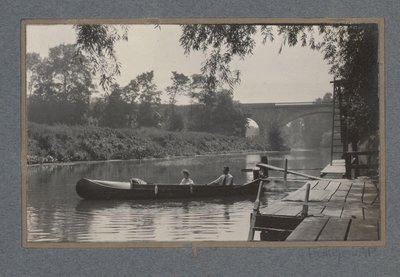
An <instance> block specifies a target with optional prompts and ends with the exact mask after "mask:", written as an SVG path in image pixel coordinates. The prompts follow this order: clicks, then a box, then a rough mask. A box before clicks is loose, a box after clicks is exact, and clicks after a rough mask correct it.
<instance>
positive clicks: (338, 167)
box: [321, 160, 346, 178]
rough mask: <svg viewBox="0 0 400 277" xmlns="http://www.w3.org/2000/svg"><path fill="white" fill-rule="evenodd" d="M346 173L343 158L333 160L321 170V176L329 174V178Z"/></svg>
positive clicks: (340, 176) (338, 176)
mask: <svg viewBox="0 0 400 277" xmlns="http://www.w3.org/2000/svg"><path fill="white" fill-rule="evenodd" d="M345 173H346V166H345V161H344V160H333V161H332V164H328V165H327V166H326V167H325V168H324V169H322V170H321V176H329V177H330V178H335V177H336V178H343V176H344V174H345Z"/></svg>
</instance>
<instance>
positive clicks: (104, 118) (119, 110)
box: [100, 84, 131, 128]
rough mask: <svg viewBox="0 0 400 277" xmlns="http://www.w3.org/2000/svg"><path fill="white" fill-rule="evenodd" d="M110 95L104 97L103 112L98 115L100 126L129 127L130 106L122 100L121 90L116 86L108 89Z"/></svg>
mask: <svg viewBox="0 0 400 277" xmlns="http://www.w3.org/2000/svg"><path fill="white" fill-rule="evenodd" d="M110 90H111V94H110V95H107V96H106V97H105V107H104V112H103V113H102V114H101V115H100V116H101V117H100V118H101V121H100V124H101V125H102V126H107V127H111V128H124V127H129V125H130V121H129V119H130V112H131V107H130V104H129V103H127V102H126V101H124V99H123V98H122V94H123V92H122V91H123V89H121V88H120V86H119V85H118V84H113V85H111V87H110Z"/></svg>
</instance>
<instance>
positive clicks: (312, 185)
mask: <svg viewBox="0 0 400 277" xmlns="http://www.w3.org/2000/svg"><path fill="white" fill-rule="evenodd" d="M307 184H310V189H312V188H313V187H315V186H316V185H317V184H318V181H308V182H307V183H305V184H304V185H303V186H302V187H301V188H299V189H298V190H306V189H307Z"/></svg>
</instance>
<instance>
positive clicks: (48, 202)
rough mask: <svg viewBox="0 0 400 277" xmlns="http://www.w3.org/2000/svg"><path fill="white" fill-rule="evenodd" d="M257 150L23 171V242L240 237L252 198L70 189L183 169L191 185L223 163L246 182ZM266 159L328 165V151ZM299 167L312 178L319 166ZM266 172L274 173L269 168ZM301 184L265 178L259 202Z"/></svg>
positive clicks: (173, 176) (158, 177)
mask: <svg viewBox="0 0 400 277" xmlns="http://www.w3.org/2000/svg"><path fill="white" fill-rule="evenodd" d="M262 155H263V154H235V155H214V156H200V157H187V158H171V159H158V160H144V161H136V160H135V161H109V162H88V163H76V164H65V165H51V166H31V167H29V169H28V195H27V196H28V203H27V207H28V213H27V216H28V217H27V218H28V241H68V242H100V241H101V242H107V241H109V242H111V241H112V242H118V241H144V240H150V241H179V240H180V241H199V240H217V241H224V240H225V241H226V240H230V241H232V240H235V241H241V240H246V239H247V233H248V228H249V216H250V213H251V211H252V207H253V201H254V199H253V198H255V196H254V197H252V198H247V199H246V198H245V199H243V198H225V199H218V198H207V199H198V200H187V199H177V200H141V201H137V200H132V201H114V200H104V201H100V200H96V201H94V200H83V199H81V198H79V196H78V195H77V194H76V192H75V184H76V182H77V181H78V180H79V179H80V178H82V177H87V178H93V179H102V180H114V181H128V180H129V179H130V178H131V177H139V178H142V179H144V180H147V181H149V182H158V183H177V182H179V181H180V180H181V179H182V177H181V170H182V169H183V168H186V169H188V170H189V171H190V172H191V178H192V179H193V180H194V182H195V183H200V184H202V183H207V182H209V181H212V180H214V179H216V178H217V177H218V176H219V175H220V174H221V170H222V168H223V166H224V165H228V166H229V167H230V168H231V173H232V175H233V176H234V179H235V183H244V182H246V181H249V180H251V179H252V174H251V173H243V172H241V169H243V168H252V167H254V166H255V164H256V163H258V162H259V161H260V156H262ZM268 158H269V163H270V164H272V165H275V166H280V167H283V164H284V159H285V158H287V159H288V160H289V169H310V168H311V169H313V168H321V167H323V166H325V165H326V164H327V163H328V162H329V151H328V150H325V149H323V150H315V151H307V150H292V151H291V153H290V154H274V155H272V154H268ZM301 172H304V173H308V174H312V175H317V176H318V174H319V170H302V171H301ZM270 175H272V176H281V175H282V173H278V172H271V173H270ZM303 184H304V182H287V183H286V184H285V183H284V182H281V181H275V182H271V183H269V184H268V185H267V191H266V192H265V193H264V194H263V195H262V207H266V206H268V205H271V204H273V202H274V201H276V200H279V199H281V198H282V197H284V196H285V195H286V194H287V192H289V191H291V190H294V189H296V188H298V187H300V186H302V185H303Z"/></svg>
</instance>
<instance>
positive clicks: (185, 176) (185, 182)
mask: <svg viewBox="0 0 400 277" xmlns="http://www.w3.org/2000/svg"><path fill="white" fill-rule="evenodd" d="M182 174H183V179H182V181H181V183H180V184H179V185H194V182H193V180H192V179H190V178H189V175H190V173H189V171H188V170H186V169H184V170H182Z"/></svg>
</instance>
